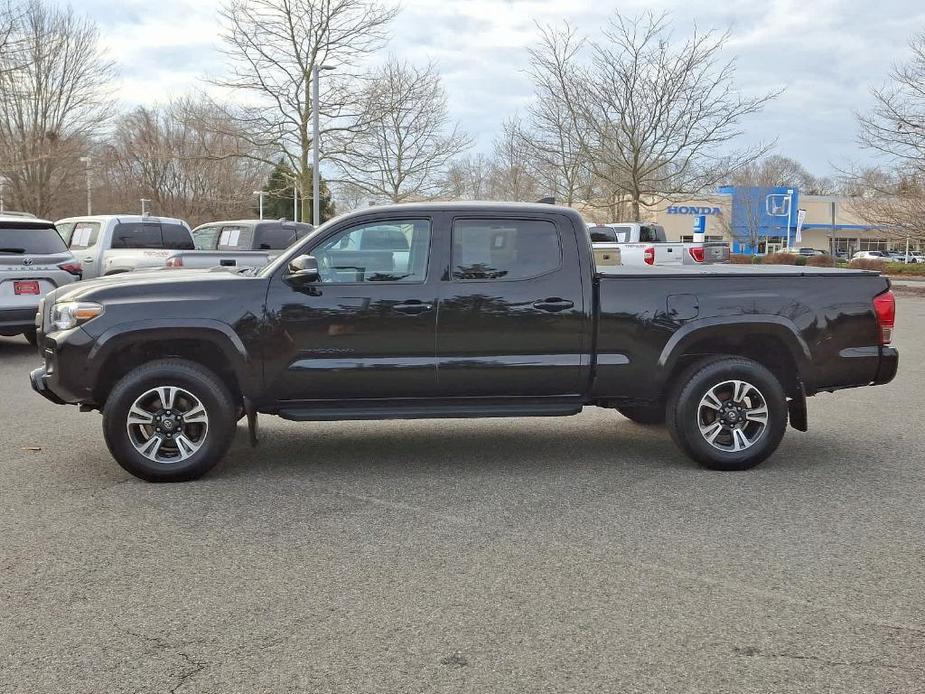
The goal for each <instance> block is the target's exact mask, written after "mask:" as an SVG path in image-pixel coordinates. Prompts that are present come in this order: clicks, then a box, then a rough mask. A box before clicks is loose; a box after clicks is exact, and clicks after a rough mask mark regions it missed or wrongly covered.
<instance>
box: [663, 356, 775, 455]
mask: <svg viewBox="0 0 925 694" xmlns="http://www.w3.org/2000/svg"><path fill="white" fill-rule="evenodd" d="M667 422H668V428H669V431H670V432H671V436H672V438H673V439H674V441H675V443H677V444H678V446H679V447H680V448H681V450H683V451H684V452H685V453H686V454H687V455H689V456H690V457H691V458H693V459H694V460H696V461H697V462H698V463H700V464H701V465H703V466H704V467H707V468H710V469H711V470H747V469H748V468H752V467H754V466H756V465H758V464H759V463H760V462H762V461H763V460H765V459H766V458H767V457H768V456H770V455H771V454H772V453H774V451H775V450H777V447H778V445H780V442H781V439H782V438H783V436H784V431H785V430H786V429H787V397H786V395H785V393H784V389H783V388H782V387H781V384H780V382H779V381H778V380H777V378H776V377H775V376H774V374H772V373H771V372H770V371H768V369H766V368H765V367H763V366H762V365H761V364H759V363H757V362H755V361H752V360H751V359H745V358H743V357H733V356H728V357H715V358H711V359H706V360H702V361H699V362H697V363H695V364H693V365H692V366H691V367H690V368H688V369H687V370H686V371H685V372H684V373H683V374H682V375H681V377H680V378H679V379H678V381H677V385H676V386H675V388H674V390H673V392H672V394H671V396H670V398H669V400H668V407H667Z"/></svg>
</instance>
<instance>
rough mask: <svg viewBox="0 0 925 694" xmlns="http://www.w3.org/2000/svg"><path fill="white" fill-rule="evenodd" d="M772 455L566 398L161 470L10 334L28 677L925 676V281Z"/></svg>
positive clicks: (692, 687) (650, 681)
mask: <svg viewBox="0 0 925 694" xmlns="http://www.w3.org/2000/svg"><path fill="white" fill-rule="evenodd" d="M895 343H896V344H897V346H898V347H899V348H900V350H901V355H902V356H901V358H902V363H901V366H900V371H899V376H898V378H897V380H896V381H895V382H894V383H892V384H890V385H888V386H885V387H879V388H865V389H860V390H855V391H847V392H843V393H839V394H836V395H824V396H820V397H818V398H815V399H813V400H811V401H810V431H809V433H807V434H800V433H798V432H795V431H792V430H791V431H790V432H788V434H787V436H786V438H785V440H784V443H783V445H782V446H781V448H780V450H779V452H778V453H777V454H776V456H775V457H774V458H772V459H771V460H770V461H769V462H767V463H765V464H764V465H762V466H761V467H759V468H757V469H755V470H753V471H749V472H745V473H736V474H723V473H714V472H708V471H704V470H701V469H699V468H697V467H696V466H695V465H694V464H692V463H691V462H689V461H688V460H687V459H686V458H684V457H682V456H681V455H680V454H679V453H678V452H677V450H676V449H675V448H674V446H673V445H672V443H671V442H670V440H669V438H668V435H667V433H666V432H664V431H662V430H659V429H655V430H652V429H648V428H645V427H640V426H637V425H634V424H632V423H630V422H629V421H627V420H625V419H622V418H621V417H620V416H619V415H618V414H616V413H615V412H611V411H602V410H596V409H593V408H591V409H588V410H586V411H585V412H584V413H583V414H582V415H580V416H578V417H573V418H566V419H529V420H524V419H521V420H483V421H478V420H472V421H467V420H447V421H440V420H436V421H424V422H397V423H395V422H386V423H377V422H373V423H368V422H348V423H330V424H328V423H325V424H302V425H300V424H295V423H289V422H284V421H282V420H276V419H272V418H264V419H263V420H262V422H261V423H262V428H263V437H264V441H263V443H262V445H261V447H260V448H258V449H256V450H252V449H250V448H248V447H247V443H246V430H245V428H244V427H243V426H241V427H240V428H239V435H238V440H237V442H236V444H235V446H234V448H233V449H232V451H231V453H230V455H229V457H228V459H227V460H226V461H225V463H224V464H223V465H221V466H220V467H218V468H217V469H216V470H215V471H213V472H212V473H211V474H210V475H208V476H207V477H206V478H205V479H203V480H201V481H198V482H194V483H187V484H181V485H152V484H146V483H144V482H141V481H139V480H137V479H135V478H133V477H130V476H129V475H128V474H127V473H125V472H123V471H122V469H121V468H119V467H118V466H117V465H116V464H115V463H114V462H113V461H112V460H111V458H110V457H109V454H108V452H107V450H106V448H105V445H104V444H103V442H102V438H101V435H100V417H99V415H98V414H96V413H91V414H80V413H78V412H77V410H76V408H63V407H57V406H55V405H52V404H51V403H48V402H46V401H44V400H42V399H41V398H39V397H38V396H37V395H34V394H33V393H32V392H31V390H29V388H28V383H27V380H28V379H27V372H28V370H29V368H31V367H32V365H33V364H35V363H36V361H37V357H36V356H35V355H34V353H33V352H32V351H31V350H30V349H29V348H28V347H27V346H26V343H25V341H23V340H21V339H18V338H17V339H13V338H0V692H63V691H67V692H184V693H186V692H216V693H219V692H221V693H226V692H280V691H311V692H376V693H386V692H535V691H544V692H575V691H588V692H592V691H593V692H672V693H673V694H674V693H678V692H704V693H709V694H718V693H721V692H735V693H736V694H742V693H751V692H773V693H775V694H780V693H782V692H800V693H801V694H805V693H806V692H846V693H847V692H850V693H852V694H854V693H865V694H867V693H876V692H883V693H886V692H889V693H891V694H898V693H901V692H903V693H904V692H925V501H923V500H925V416H923V413H922V412H923V407H922V406H923V404H925V396H923V393H925V366H923V365H925V297H923V298H900V299H899V306H898V327H897V332H896V338H895Z"/></svg>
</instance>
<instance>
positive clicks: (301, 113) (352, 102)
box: [214, 0, 397, 218]
mask: <svg viewBox="0 0 925 694" xmlns="http://www.w3.org/2000/svg"><path fill="white" fill-rule="evenodd" d="M396 14H397V8H391V7H385V6H383V5H382V4H380V3H379V2H377V0H228V1H227V2H226V3H225V5H224V6H223V7H222V9H221V17H222V20H223V24H224V31H223V34H222V39H223V41H224V46H225V49H224V50H225V53H226V55H227V56H228V58H229V59H230V61H231V71H230V74H229V75H228V76H226V77H224V78H222V79H216V80H214V81H215V83H216V84H217V85H220V86H223V87H227V88H230V89H234V90H242V91H245V92H247V93H249V94H250V96H251V98H252V105H250V106H248V107H241V108H237V109H235V110H233V111H231V113H233V115H234V116H235V119H236V121H237V123H238V124H239V125H240V126H242V127H243V128H244V130H245V131H247V132H248V133H249V138H250V141H251V143H252V144H253V145H254V146H255V147H256V148H257V149H258V150H261V151H262V150H263V149H264V148H266V147H272V148H275V149H276V150H277V151H278V152H281V153H282V155H283V156H284V157H285V159H286V163H287V164H288V165H289V166H290V167H291V168H292V170H293V171H295V173H296V177H297V181H296V183H297V187H298V189H299V192H300V194H301V197H302V201H303V207H302V210H303V214H302V217H303V218H306V217H307V216H308V212H309V210H310V209H311V189H312V186H311V152H312V147H313V146H315V145H316V144H318V145H319V146H320V147H321V148H322V150H323V152H324V155H325V157H328V156H332V155H336V154H338V153H339V152H340V153H342V152H344V151H345V150H346V149H347V148H348V147H349V145H350V137H348V135H351V134H353V133H355V132H356V131H357V130H358V129H361V128H362V127H363V126H364V125H365V124H366V121H365V120H364V118H363V117H362V113H361V112H360V111H359V110H358V108H357V104H356V98H355V96H356V94H357V92H358V88H357V82H358V80H360V79H361V71H360V63H361V62H362V61H363V59H364V58H365V57H366V56H368V55H369V54H371V53H373V52H375V51H376V50H378V49H379V48H381V47H382V46H383V45H384V44H385V42H386V40H387V39H388V33H387V29H388V25H389V23H390V22H391V21H392V19H393V18H394V17H395V15H396ZM322 65H323V66H325V67H327V68H334V71H333V72H326V73H324V79H322V80H321V84H320V92H321V98H320V102H321V105H320V109H319V110H320V113H319V118H320V119H323V127H322V130H321V137H322V143H314V142H313V141H312V115H313V114H312V98H311V92H312V84H311V79H312V72H313V69H314V68H315V67H316V66H317V67H319V68H320V67H321V66H322ZM267 163H269V164H271V165H272V164H273V163H275V160H274V157H272V156H271V157H270V158H269V159H268V160H267Z"/></svg>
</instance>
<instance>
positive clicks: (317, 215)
mask: <svg viewBox="0 0 925 694" xmlns="http://www.w3.org/2000/svg"><path fill="white" fill-rule="evenodd" d="M333 69H334V66H333V65H318V64H317V63H316V64H315V65H313V66H312V224H314V225H315V226H316V227H317V226H318V225H319V224H320V223H321V199H320V198H321V195H320V188H321V184H320V174H319V173H318V162H319V160H320V159H321V156H320V151H319V149H320V148H319V145H320V144H321V143H320V138H321V134H320V132H319V131H320V128H319V127H318V108H319V101H320V99H319V97H318V76H319V75H320V74H321V70H333Z"/></svg>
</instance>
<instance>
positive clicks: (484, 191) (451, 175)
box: [443, 152, 492, 200]
mask: <svg viewBox="0 0 925 694" xmlns="http://www.w3.org/2000/svg"><path fill="white" fill-rule="evenodd" d="M491 168H492V162H491V161H490V160H489V159H488V157H486V156H485V155H484V154H482V153H481V152H479V153H477V154H474V155H472V154H470V155H467V156H465V157H460V158H458V159H456V160H455V161H453V162H451V163H450V165H449V166H448V167H447V170H446V174H445V175H444V179H443V197H445V198H448V199H450V200H486V199H488V197H489V185H488V180H489V175H490V172H491Z"/></svg>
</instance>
